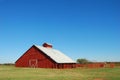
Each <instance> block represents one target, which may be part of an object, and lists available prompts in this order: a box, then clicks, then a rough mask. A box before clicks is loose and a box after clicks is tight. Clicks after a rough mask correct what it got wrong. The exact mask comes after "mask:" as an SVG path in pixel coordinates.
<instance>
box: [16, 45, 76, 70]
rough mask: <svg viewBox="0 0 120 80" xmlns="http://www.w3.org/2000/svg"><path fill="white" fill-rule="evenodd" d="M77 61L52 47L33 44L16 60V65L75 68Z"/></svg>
mask: <svg viewBox="0 0 120 80" xmlns="http://www.w3.org/2000/svg"><path fill="white" fill-rule="evenodd" d="M75 65H76V63H75V62H74V61H73V60H72V59H70V58H69V57H68V56H66V55H64V54H63V53H61V52H60V51H58V50H55V49H52V47H51V48H50V47H49V48H48V47H42V46H36V45H33V46H32V47H31V48H30V49H29V50H27V51H26V52H25V53H24V54H23V55H22V56H21V57H20V58H19V59H18V60H17V61H16V62H15V66H16V67H38V68H74V67H76V66H75Z"/></svg>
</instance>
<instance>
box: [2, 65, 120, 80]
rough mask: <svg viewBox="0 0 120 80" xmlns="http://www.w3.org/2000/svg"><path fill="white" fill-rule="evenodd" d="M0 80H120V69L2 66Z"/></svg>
mask: <svg viewBox="0 0 120 80" xmlns="http://www.w3.org/2000/svg"><path fill="white" fill-rule="evenodd" d="M0 80H120V68H99V69H97V68H96V69H90V68H74V69H42V68H16V67H14V66H0Z"/></svg>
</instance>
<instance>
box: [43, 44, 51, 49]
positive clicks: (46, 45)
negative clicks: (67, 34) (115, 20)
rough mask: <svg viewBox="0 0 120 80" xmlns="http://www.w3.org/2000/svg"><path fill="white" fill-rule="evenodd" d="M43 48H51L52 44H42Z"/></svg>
mask: <svg viewBox="0 0 120 80" xmlns="http://www.w3.org/2000/svg"><path fill="white" fill-rule="evenodd" d="M43 47H46V48H52V47H53V46H52V44H49V43H44V44H43Z"/></svg>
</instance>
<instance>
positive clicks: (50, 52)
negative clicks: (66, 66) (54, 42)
mask: <svg viewBox="0 0 120 80" xmlns="http://www.w3.org/2000/svg"><path fill="white" fill-rule="evenodd" d="M35 46H36V47H37V48H38V49H40V50H41V51H42V52H44V53H45V54H46V55H47V56H49V57H50V58H51V59H53V60H54V61H55V62H57V63H76V62H75V61H73V60H72V59H71V58H69V57H68V56H66V55H65V54H63V53H62V52H60V51H58V50H55V49H53V48H46V47H42V46H37V45H35Z"/></svg>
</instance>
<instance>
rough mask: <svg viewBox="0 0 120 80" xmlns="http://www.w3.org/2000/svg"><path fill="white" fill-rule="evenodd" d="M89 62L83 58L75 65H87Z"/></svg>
mask: <svg viewBox="0 0 120 80" xmlns="http://www.w3.org/2000/svg"><path fill="white" fill-rule="evenodd" d="M88 62H89V61H88V60H87V59H85V58H82V59H80V58H79V59H77V63H80V64H87V63H88Z"/></svg>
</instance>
